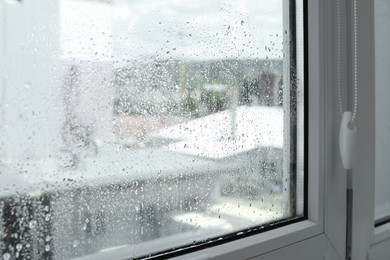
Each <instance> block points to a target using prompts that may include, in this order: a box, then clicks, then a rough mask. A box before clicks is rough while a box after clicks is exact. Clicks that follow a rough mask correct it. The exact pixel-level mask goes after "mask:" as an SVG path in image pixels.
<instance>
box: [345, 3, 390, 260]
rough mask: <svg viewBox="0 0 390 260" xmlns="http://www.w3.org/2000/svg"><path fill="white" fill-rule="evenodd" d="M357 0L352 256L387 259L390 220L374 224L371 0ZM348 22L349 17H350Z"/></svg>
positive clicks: (373, 75) (373, 47) (373, 73)
mask: <svg viewBox="0 0 390 260" xmlns="http://www.w3.org/2000/svg"><path fill="white" fill-rule="evenodd" d="M357 3H358V7H359V8H358V10H357V12H358V30H359V33H358V46H359V52H358V82H359V100H358V102H359V103H358V104H359V112H358V113H357V118H356V120H357V121H356V122H357V127H358V128H357V129H358V136H359V137H358V144H357V145H358V149H357V155H356V163H355V166H354V169H353V170H352V175H353V190H354V191H353V193H354V195H353V201H354V203H353V213H352V215H353V221H352V236H353V240H352V259H369V260H382V259H383V260H385V259H390V250H389V248H390V223H387V224H383V225H380V226H378V227H375V102H376V101H375V33H374V32H375V27H374V26H375V24H374V16H375V13H374V0H357ZM349 22H351V19H350V21H349Z"/></svg>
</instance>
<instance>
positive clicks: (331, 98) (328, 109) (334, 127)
mask: <svg viewBox="0 0 390 260" xmlns="http://www.w3.org/2000/svg"><path fill="white" fill-rule="evenodd" d="M307 9H308V17H307V22H308V52H307V54H308V63H309V64H308V73H309V77H308V79H309V83H308V86H309V87H308V92H309V93H308V99H307V100H308V103H309V104H308V107H309V109H308V117H309V127H308V149H309V151H308V156H309V158H308V174H309V178H308V219H307V220H304V221H301V222H298V223H294V224H290V225H287V226H285V227H280V228H276V229H274V230H271V231H267V232H264V233H261V234H258V235H253V236H250V237H247V238H243V239H239V240H236V241H233V242H228V243H225V244H222V245H218V246H214V247H210V248H207V249H204V250H200V251H196V252H193V253H190V254H186V255H183V256H179V257H177V258H176V259H208V258H213V259H248V258H255V259H261V260H262V259H284V258H283V257H288V259H324V257H327V258H325V259H344V256H345V251H346V250H345V243H346V199H345V198H346V185H347V178H346V173H345V171H344V170H343V169H342V167H341V164H340V161H339V159H338V157H336V156H338V143H337V141H338V138H337V136H338V126H339V111H338V109H337V91H336V89H335V88H334V86H335V85H334V83H335V80H334V75H335V71H334V67H335V66H334V65H335V64H336V63H335V56H334V54H335V53H334V49H335V48H334V47H335V46H336V41H335V39H336V38H335V36H336V29H335V28H334V27H333V25H334V24H333V20H334V19H330V18H331V17H332V15H333V14H334V13H335V5H334V3H332V1H321V0H310V1H308V3H307ZM343 91H345V90H343ZM309 249H310V250H309ZM313 252H314V253H313ZM285 259H287V258H285Z"/></svg>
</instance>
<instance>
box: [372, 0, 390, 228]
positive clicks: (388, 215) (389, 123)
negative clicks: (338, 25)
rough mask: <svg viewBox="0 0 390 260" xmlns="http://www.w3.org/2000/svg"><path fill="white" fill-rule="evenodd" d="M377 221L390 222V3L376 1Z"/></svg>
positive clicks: (382, 0)
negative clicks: (389, 43)
mask: <svg viewBox="0 0 390 260" xmlns="http://www.w3.org/2000/svg"><path fill="white" fill-rule="evenodd" d="M374 7H375V9H374V10H375V219H376V222H377V224H378V223H383V222H387V221H390V189H389V187H390V171H389V168H390V161H389V156H390V120H389V117H388V112H389V111H390V105H389V104H390V103H389V100H390V88H389V87H390V86H389V84H390V77H389V73H388V68H389V66H390V49H389V46H388V44H387V43H388V42H389V40H390V3H389V2H388V1H384V0H375V1H374Z"/></svg>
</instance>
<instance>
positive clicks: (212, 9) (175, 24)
mask: <svg viewBox="0 0 390 260" xmlns="http://www.w3.org/2000/svg"><path fill="white" fill-rule="evenodd" d="M0 13H2V15H1V16H0V35H1V41H0V65H1V69H0V87H1V88H0V259H4V260H8V259H73V258H79V259H122V258H133V257H141V256H148V255H154V254H158V253H159V252H168V251H167V250H171V249H177V248H186V247H190V246H198V245H201V244H202V243H203V244H204V243H206V242H213V241H218V240H221V239H224V238H226V237H232V236H235V237H237V238H240V237H242V236H243V235H245V234H246V233H248V232H260V231H261V230H262V229H264V228H268V227H270V225H272V226H275V227H276V226H278V223H281V222H285V221H287V220H294V219H299V218H302V217H304V211H305V209H304V192H303V190H304V188H303V187H304V174H303V172H304V166H303V165H304V160H303V158H304V151H303V147H304V143H303V136H304V131H303V129H304V111H303V110H304V109H303V108H304V104H303V95H304V94H303V93H304V88H303V85H304V82H303V54H302V53H303V22H302V20H303V15H302V13H303V11H302V3H301V1H292V0H291V1H287V0H262V1H254V0H244V1H234V0H223V1H222V0H218V1H207V0H202V1H199V0H198V1H194V0H180V1H179V0H166V1H145V0H142V1H140V0H137V1H125V0H100V1H99V0H57V1H53V0H39V1H20V2H18V1H1V2H0Z"/></svg>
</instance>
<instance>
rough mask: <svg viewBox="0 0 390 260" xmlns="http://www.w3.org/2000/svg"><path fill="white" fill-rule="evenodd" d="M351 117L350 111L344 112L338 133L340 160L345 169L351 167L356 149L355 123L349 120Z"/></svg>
mask: <svg viewBox="0 0 390 260" xmlns="http://www.w3.org/2000/svg"><path fill="white" fill-rule="evenodd" d="M351 119H352V112H350V111H347V112H344V114H343V117H342V119H341V124H340V133H339V146H340V156H341V162H342V164H343V167H344V169H346V170H350V169H352V167H353V161H354V155H355V151H356V140H357V132H356V126H355V123H354V122H351Z"/></svg>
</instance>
